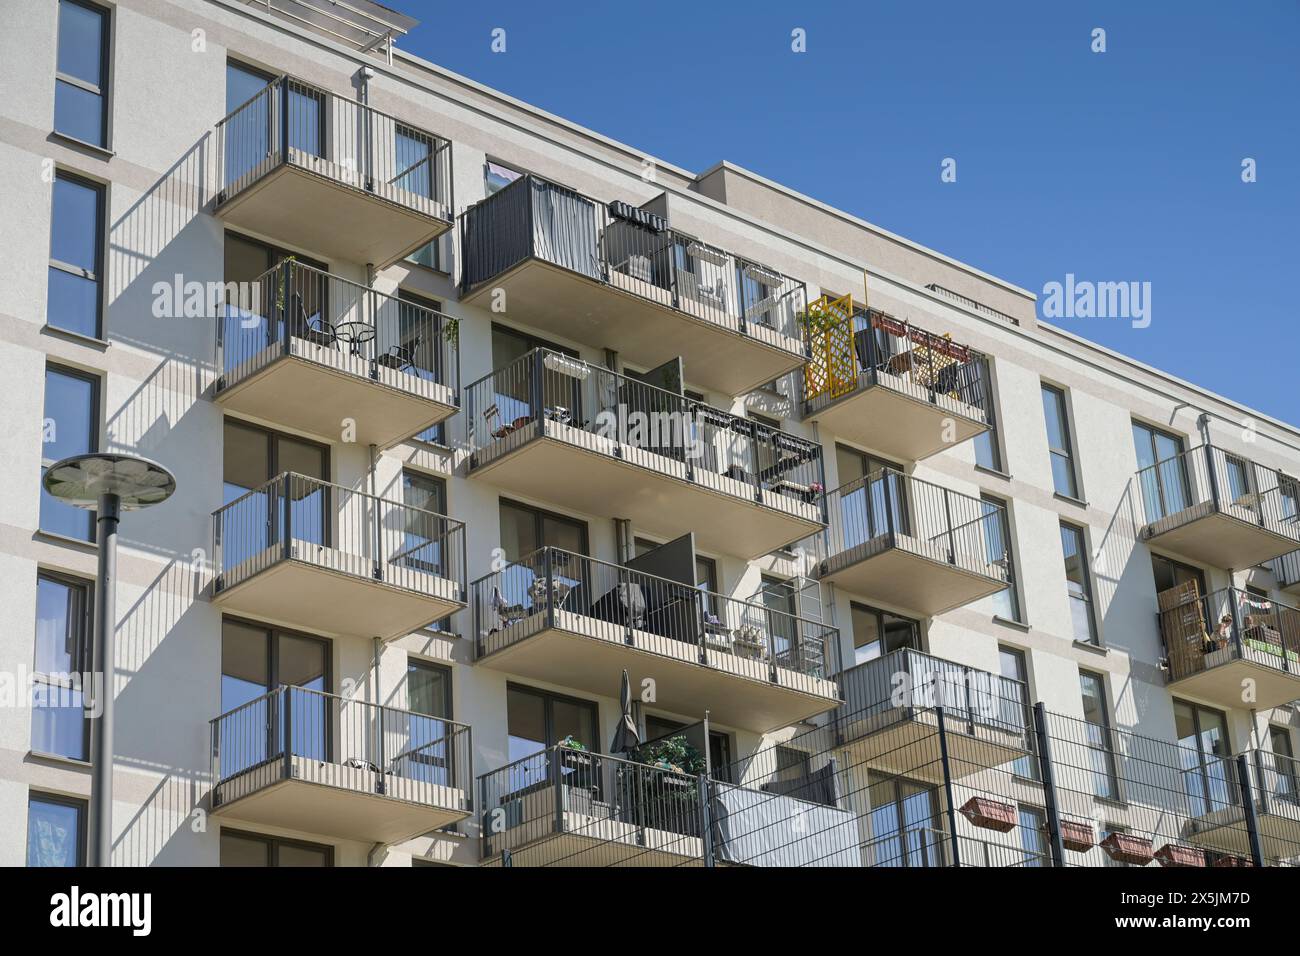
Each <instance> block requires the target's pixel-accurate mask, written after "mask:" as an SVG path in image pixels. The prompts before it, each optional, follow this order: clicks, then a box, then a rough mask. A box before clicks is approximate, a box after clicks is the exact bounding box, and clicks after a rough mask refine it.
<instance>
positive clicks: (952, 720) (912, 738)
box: [831, 649, 1033, 782]
mask: <svg viewBox="0 0 1300 956" xmlns="http://www.w3.org/2000/svg"><path fill="white" fill-rule="evenodd" d="M838 679H839V683H840V688H841V690H842V692H843V694H844V703H843V704H842V705H841V706H840V709H839V710H837V711H836V712H835V714H834V715H833V716H832V718H831V727H832V728H833V729H834V732H835V739H836V740H837V742H838V743H839V745H840V746H841V747H842V748H844V749H845V750H847V751H848V752H849V753H850V754H851V755H852V758H853V761H854V762H869V763H870V764H871V765H872V766H875V767H878V768H881V769H884V770H887V771H890V772H892V773H897V774H901V775H904V776H908V777H916V778H919V779H922V780H930V781H939V782H942V781H943V779H944V765H943V754H942V749H941V748H940V744H939V722H938V710H937V709H938V708H940V707H942V708H943V714H944V734H945V737H946V738H947V739H946V744H947V752H948V772H949V776H950V777H951V778H953V779H961V778H963V777H967V776H970V775H972V774H975V773H979V772H980V771H983V770H987V769H989V768H991V767H1000V766H1002V765H1003V764H1007V763H1011V762H1012V761H1014V760H1016V759H1018V758H1021V757H1024V756H1025V755H1026V754H1029V753H1030V752H1031V747H1032V744H1031V738H1032V734H1033V723H1032V719H1031V717H1030V713H1029V707H1030V705H1029V692H1028V689H1027V688H1026V687H1025V685H1024V683H1023V682H1021V681H1018V680H1012V679H1011V678H1008V677H1002V676H1000V675H997V674H990V673H988V672H987V671H981V670H977V669H976V668H973V667H966V666H964V665H961V664H955V663H953V662H952V661H946V660H943V659H941V658H938V657H932V656H930V655H929V654H924V653H922V652H921V651H914V650H909V649H902V650H897V651H893V652H891V653H889V654H886V655H885V656H883V657H878V658H876V659H875V660H872V661H867V662H866V663H864V664H858V665H857V666H855V667H850V668H849V669H848V670H845V671H843V672H842V673H841V674H840V675H839V678H838Z"/></svg>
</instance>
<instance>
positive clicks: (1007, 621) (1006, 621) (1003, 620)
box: [993, 614, 1030, 634]
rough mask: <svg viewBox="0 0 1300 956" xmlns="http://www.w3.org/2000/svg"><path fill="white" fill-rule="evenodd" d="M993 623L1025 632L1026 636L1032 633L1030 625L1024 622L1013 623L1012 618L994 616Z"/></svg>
mask: <svg viewBox="0 0 1300 956" xmlns="http://www.w3.org/2000/svg"><path fill="white" fill-rule="evenodd" d="M993 623H994V624H1002V625H1005V626H1006V627H1010V628H1014V629H1015V630H1017V631H1023V632H1024V633H1025V634H1028V633H1029V631H1030V627H1029V625H1028V624H1026V623H1024V622H1023V621H1013V620H1012V619H1011V618H1009V617H1003V616H1002V615H1001V614H994V615H993Z"/></svg>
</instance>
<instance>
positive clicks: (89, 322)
mask: <svg viewBox="0 0 1300 956" xmlns="http://www.w3.org/2000/svg"><path fill="white" fill-rule="evenodd" d="M103 236H104V187H103V186H101V185H99V184H98V183H92V182H90V181H89V180H87V179H82V178H81V177H80V176H74V175H72V174H71V173H65V172H59V173H57V174H56V175H55V177H54V198H53V201H52V204H51V207H50V265H49V274H48V283H47V286H46V296H45V321H46V323H47V324H48V325H51V326H53V327H54V328H56V329H64V330H66V331H68V332H75V333H77V334H78V335H85V336H89V337H90V338H95V339H97V338H101V337H102V336H103V329H102V324H103V323H102V314H103V294H102V292H101V290H100V283H101V280H102V277H103V265H104V243H103Z"/></svg>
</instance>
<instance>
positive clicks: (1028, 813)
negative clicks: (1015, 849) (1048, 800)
mask: <svg viewBox="0 0 1300 956" xmlns="http://www.w3.org/2000/svg"><path fill="white" fill-rule="evenodd" d="M1020 849H1022V850H1024V851H1025V855H1024V858H1023V859H1022V860H1021V861H1020V865H1021V866H1048V865H1049V863H1050V861H1049V860H1048V856H1047V815H1046V814H1045V813H1043V811H1042V810H1039V809H1038V808H1037V807H1021V808H1020Z"/></svg>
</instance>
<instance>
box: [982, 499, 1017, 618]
mask: <svg viewBox="0 0 1300 956" xmlns="http://www.w3.org/2000/svg"><path fill="white" fill-rule="evenodd" d="M980 503H981V510H982V512H983V515H984V550H985V554H986V556H987V557H988V560H989V563H990V564H996V565H998V566H1000V567H1005V568H1006V570H1007V586H1006V587H1005V588H1004V589H1002V590H1001V591H999V592H997V593H996V594H994V595H993V596H992V597H991V598H989V600H990V601H991V602H992V604H993V613H994V614H996V615H997V616H998V617H1000V618H1004V619H1005V620H1008V621H1019V622H1023V621H1024V618H1023V617H1021V613H1020V586H1019V584H1018V583H1017V582H1016V559H1015V552H1014V549H1013V548H1012V547H1011V518H1010V514H1009V512H1008V511H1007V503H1006V502H1005V501H1003V500H1002V499H1000V498H995V497H993V496H992V495H980Z"/></svg>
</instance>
